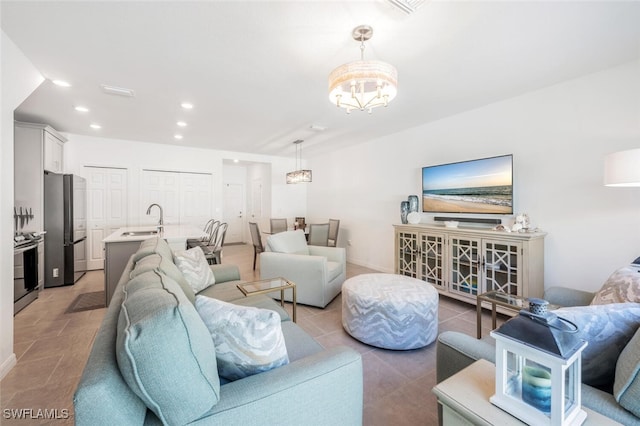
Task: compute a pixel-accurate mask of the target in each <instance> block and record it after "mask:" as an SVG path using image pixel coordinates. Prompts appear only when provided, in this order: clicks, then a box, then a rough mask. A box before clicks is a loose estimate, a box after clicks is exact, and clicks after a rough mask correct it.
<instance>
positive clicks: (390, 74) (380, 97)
mask: <svg viewBox="0 0 640 426" xmlns="http://www.w3.org/2000/svg"><path fill="white" fill-rule="evenodd" d="M351 35H352V37H353V39H354V40H355V41H359V42H360V60H359V61H353V62H349V63H346V64H343V65H340V66H339V67H337V68H336V69H334V70H333V71H331V74H329V101H331V103H333V104H335V105H336V106H337V107H338V108H344V109H345V110H346V111H347V113H350V112H351V111H352V110H354V109H358V110H360V111H365V110H366V111H368V112H369V114H371V111H372V110H373V108H376V107H379V106H385V107H386V106H387V105H388V104H389V102H391V101H392V100H393V98H395V97H396V94H397V92H398V71H397V70H396V68H395V67H394V66H393V65H391V64H388V63H386V62H382V61H365V60H364V49H365V46H364V42H365V41H367V40H369V39H371V37H372V36H373V28H371V27H370V26H368V25H360V26H358V27H356V28H354V29H353V31H352V33H351Z"/></svg>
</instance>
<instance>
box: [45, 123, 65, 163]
mask: <svg viewBox="0 0 640 426" xmlns="http://www.w3.org/2000/svg"><path fill="white" fill-rule="evenodd" d="M43 138H44V170H47V171H49V172H53V173H62V171H63V164H62V157H63V150H64V143H65V142H66V139H64V138H62V136H60V135H59V134H58V133H57V132H55V131H54V130H53V129H51V128H50V127H49V126H47V127H46V128H45V129H44V130H43Z"/></svg>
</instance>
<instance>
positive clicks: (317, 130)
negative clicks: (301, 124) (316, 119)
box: [309, 124, 327, 132]
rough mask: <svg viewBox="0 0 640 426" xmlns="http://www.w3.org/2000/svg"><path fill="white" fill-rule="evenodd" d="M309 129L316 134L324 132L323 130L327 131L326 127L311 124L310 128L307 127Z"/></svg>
mask: <svg viewBox="0 0 640 426" xmlns="http://www.w3.org/2000/svg"><path fill="white" fill-rule="evenodd" d="M309 128H310V129H311V130H313V131H316V132H324V131H325V130H327V127H326V126H321V125H319V124H312V125H311V126H309Z"/></svg>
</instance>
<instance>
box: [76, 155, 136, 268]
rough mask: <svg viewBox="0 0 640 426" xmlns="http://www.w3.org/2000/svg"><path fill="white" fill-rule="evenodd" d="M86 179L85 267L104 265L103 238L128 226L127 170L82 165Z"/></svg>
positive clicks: (100, 266)
mask: <svg viewBox="0 0 640 426" xmlns="http://www.w3.org/2000/svg"><path fill="white" fill-rule="evenodd" d="M84 170H85V176H86V179H87V206H88V208H87V229H88V235H87V244H88V246H89V248H88V252H89V255H88V259H87V269H88V270H92V269H103V268H104V244H103V243H102V240H103V239H104V238H106V237H107V236H108V235H109V234H111V233H113V232H114V231H115V230H116V229H118V228H122V227H124V226H127V222H128V220H127V219H128V218H127V170H126V169H118V168H109V167H85V168H84Z"/></svg>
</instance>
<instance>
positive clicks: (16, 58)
mask: <svg viewBox="0 0 640 426" xmlns="http://www.w3.org/2000/svg"><path fill="white" fill-rule="evenodd" d="M590 4H591V5H592V6H588V5H582V7H585V8H586V9H585V13H584V16H585V17H588V18H589V19H594V21H595V22H599V21H598V20H597V19H595V18H593V13H594V12H593V10H591V9H590V8H591V7H602V8H603V11H604V10H609V9H606V8H607V7H611V8H613V9H615V10H614V12H611V13H610V14H604V15H603V16H604V17H606V18H607V19H605V18H604V17H603V18H602V19H603V21H602V22H600V23H599V24H598V25H596V24H595V23H594V25H595V26H594V27H591V29H590V31H592V32H593V33H594V34H592V37H593V39H597V38H599V37H600V36H602V37H601V38H603V39H606V40H607V41H608V42H609V43H610V44H609V45H606V46H600V45H595V44H594V45H591V44H590V43H589V42H582V43H577V44H576V46H580V50H581V49H584V50H585V51H589V50H590V49H593V50H594V51H596V52H598V54H597V55H595V56H598V55H600V56H601V57H602V59H601V62H597V61H596V63H595V64H594V63H593V62H590V63H589V64H588V66H585V67H584V68H580V67H575V68H573V69H571V70H570V72H569V74H570V75H567V74H563V75H562V78H560V79H558V78H557V76H553V77H549V79H548V80H543V79H542V78H541V82H542V83H538V82H534V83H537V85H536V84H533V83H532V84H531V86H530V87H533V88H531V89H528V90H524V91H523V90H518V89H513V88H512V89H510V90H506V89H505V91H504V92H500V93H498V92H496V93H490V94H488V95H487V94H485V93H483V92H484V90H483V87H478V86H474V87H467V90H468V92H469V93H471V94H478V96H479V97H480V94H482V95H484V96H482V97H481V99H482V103H480V104H477V103H473V102H471V101H470V100H467V101H468V103H466V104H465V103H463V102H461V104H463V105H462V107H461V108H460V107H458V108H457V109H456V108H454V106H455V105H452V104H449V105H448V106H447V107H448V108H450V110H447V109H446V108H444V107H442V106H439V105H438V102H436V101H434V102H433V103H432V102H431V99H432V98H434V97H435V96H434V95H431V96H430V94H429V93H427V94H425V97H424V98H420V99H414V100H412V101H410V102H411V103H412V105H414V108H415V109H418V110H422V109H424V112H423V113H424V115H425V116H429V117H431V118H430V120H429V121H428V122H426V121H425V122H423V123H420V124H416V123H410V124H409V125H406V126H405V125H403V122H402V117H398V116H397V115H393V114H394V111H393V108H394V102H392V103H391V104H390V105H389V107H388V108H386V109H382V108H378V109H376V110H374V111H373V114H372V116H368V115H367V114H366V113H362V116H357V115H356V114H357V113H358V112H357V111H356V112H353V113H351V114H350V115H345V114H344V112H343V111H340V110H337V109H336V108H335V106H333V105H330V104H329V103H328V102H327V100H326V96H325V94H324V93H323V94H322V96H323V97H321V98H320V99H318V100H314V102H316V101H317V102H325V103H326V104H327V110H328V111H329V113H332V114H339V115H340V118H341V120H342V121H343V122H349V121H350V120H351V121H353V122H355V123H357V124H358V125H363V124H362V122H363V121H365V120H369V122H370V121H374V120H375V121H383V120H386V119H388V118H385V114H386V116H387V117H393V118H394V119H395V120H396V121H398V122H400V129H401V130H397V131H394V132H393V133H387V132H381V133H380V135H379V136H374V137H371V138H369V139H368V140H365V141H362V142H361V143H359V144H357V145H352V146H351V145H349V146H345V147H340V144H339V142H340V141H339V139H338V140H337V141H336V142H334V143H335V144H334V145H330V147H331V148H330V149H325V151H324V152H323V151H320V152H314V151H313V150H312V149H311V147H309V148H307V147H306V146H305V151H304V157H305V158H304V160H305V164H306V166H308V167H309V168H310V169H312V170H313V182H312V183H311V184H309V185H304V186H301V185H286V184H285V180H284V175H285V173H286V172H288V171H290V169H291V168H292V165H293V160H292V156H291V151H292V146H291V141H292V140H293V139H292V138H286V141H284V142H283V144H282V148H281V149H282V153H281V154H280V155H265V154H261V153H258V152H235V151H233V150H227V149H224V150H218V149H215V148H214V149H203V148H186V147H184V146H178V145H168V144H162V143H154V141H153V140H145V141H142V142H141V141H140V140H139V139H134V138H133V137H132V138H131V139H128V138H127V137H121V138H103V137H100V136H96V135H95V134H93V135H89V136H88V135H86V134H76V133H68V137H69V142H68V143H67V145H66V146H65V161H66V164H67V167H68V169H67V171H68V172H73V173H79V174H81V171H82V168H83V167H84V166H85V165H87V164H90V165H96V164H101V165H111V166H114V165H123V164H124V165H125V166H126V167H131V168H133V167H138V166H137V165H136V166H134V165H132V164H134V163H133V160H123V158H122V157H123V156H124V155H126V153H128V152H131V151H133V152H136V153H137V154H136V155H138V156H139V155H140V153H143V152H153V156H154V158H153V160H149V161H145V165H147V164H148V166H149V167H156V168H160V169H175V168H180V167H176V159H177V160H178V161H179V162H180V163H181V164H180V166H183V165H188V167H189V168H195V169H207V170H210V171H211V172H212V173H213V174H214V176H218V178H217V180H216V187H217V189H216V191H215V194H214V200H215V201H216V203H217V205H222V203H221V190H220V187H221V185H222V183H223V178H222V174H223V168H224V163H223V159H226V158H234V157H238V158H240V159H241V160H243V161H250V162H262V163H271V165H272V166H271V167H272V169H271V171H272V183H271V195H272V196H271V208H270V211H271V213H272V214H273V215H274V216H277V215H279V214H282V215H283V216H287V217H293V216H294V215H298V214H299V213H300V214H303V215H305V216H306V217H307V218H308V222H313V221H314V220H316V219H317V220H326V218H328V217H340V219H341V221H342V225H341V227H342V235H341V241H340V245H342V246H344V247H347V256H348V261H349V262H351V263H353V264H357V265H361V266H365V267H369V268H372V269H376V270H379V271H385V272H393V269H394V264H393V259H394V256H393V244H394V240H393V227H392V224H394V223H398V222H399V220H400V211H399V204H400V202H401V201H402V200H405V199H406V197H407V195H410V194H418V193H419V191H420V190H421V187H420V170H421V168H422V167H424V166H428V165H435V164H441V163H449V162H456V161H464V160H471V159H476V158H484V157H491V156H496V155H503V154H513V157H514V204H515V212H516V213H520V212H526V213H528V214H529V216H530V218H531V220H532V223H533V224H534V225H536V226H538V227H539V228H540V229H542V230H543V231H545V232H547V236H546V238H545V264H544V276H545V280H544V281H545V287H550V286H553V285H565V286H568V287H572V288H577V289H583V290H588V291H595V290H597V289H598V288H599V287H600V286H601V285H602V283H603V282H604V281H605V280H606V279H607V277H608V276H609V275H610V274H611V273H612V271H614V270H616V269H617V268H619V267H620V266H622V265H626V264H628V263H629V262H630V261H631V260H633V259H635V258H636V257H637V256H638V253H637V244H636V242H637V241H638V239H639V238H640V227H639V226H638V225H637V217H638V216H637V215H638V212H639V211H640V198H639V197H638V196H637V195H638V194H637V190H636V189H633V188H607V187H604V186H603V162H604V157H605V155H606V154H609V153H611V152H616V151H621V150H626V149H632V148H637V147H638V143H639V142H640V78H638V76H639V75H640V59H639V57H638V56H639V55H640V49H639V48H638V40H639V39H638V34H637V32H634V31H633V30H630V29H629V27H628V26H627V25H628V24H627V20H626V19H623V17H625V16H626V18H627V19H629V20H631V21H633V18H637V17H638V13H639V11H638V4H637V3H636V2H629V3H626V4H622V3H615V2H611V3H610V2H602V3H600V2H593V3H590ZM594 5H595V6H594ZM575 7H581V6H580V5H575ZM616 8H619V9H616ZM428 11H429V4H426V5H424V6H423V8H421V9H419V11H418V12H416V13H427V12H428ZM598 12H602V11H598ZM579 15H580V14H579V13H578V16H579ZM3 19H4V17H3ZM585 20H586V18H585ZM635 22H637V20H635ZM360 23H361V22H360V21H359V20H358V22H355V24H360ZM618 24H619V25H618ZM3 28H4V23H3ZM537 28H539V27H537ZM351 29H352V28H351V26H350V27H346V28H342V29H341V31H342V32H343V33H344V37H343V38H344V39H345V41H344V43H345V45H346V47H345V49H346V51H348V52H351V55H352V56H353V55H354V54H357V50H356V49H357V44H354V43H353V40H349V38H350V37H349V31H350V30H351ZM540 31H541V32H543V31H542V30H540ZM636 31H637V30H636ZM514 32H517V29H514ZM567 33H569V34H571V33H572V30H571V29H570V28H569V29H567ZM605 33H607V34H608V35H611V34H614V35H615V37H612V38H611V39H609V38H606V37H604V36H605ZM511 36H512V34H505V35H504V39H505V42H507V41H508V39H509V37H511ZM535 36H536V34H535V32H533V33H532V34H531V37H532V38H535ZM377 37H382V35H381V34H379V33H378V34H376V36H374V38H373V39H372V41H371V45H372V46H375V43H376V41H377V40H376V39H377ZM7 39H8V40H7ZM593 39H590V40H593ZM623 40H626V44H625V43H623ZM256 42H257V41H256ZM397 42H398V45H397V48H398V49H401V48H402V47H403V45H404V44H405V43H406V44H410V43H411V40H398V41H397ZM432 43H434V44H438V40H437V39H436V40H434V41H433V42H432ZM443 44H444V41H443ZM308 48H309V49H313V47H312V46H308ZM551 48H552V46H549V45H541V46H538V49H541V50H544V49H551ZM617 49H620V51H618V50H617ZM577 50H579V49H578V48H577V47H576V55H577ZM607 51H608V52H609V53H611V56H608V55H604V53H603V52H607ZM367 52H368V54H371V55H372V56H375V57H376V59H381V60H386V61H389V62H393V61H392V58H389V57H387V56H383V55H381V54H379V53H378V52H377V51H376V50H373V51H372V52H369V51H367ZM530 53H531V54H532V55H533V53H534V52H533V51H531V52H530ZM570 53H571V52H565V54H566V55H568V56H569V54H570ZM2 55H3V61H2V63H3V75H2V78H3V81H2V93H3V101H4V102H3V110H2V148H3V149H2V178H3V179H2V181H3V185H2V204H3V205H4V206H12V205H13V191H12V189H11V187H12V185H11V184H10V182H13V165H12V164H13V158H12V155H10V153H12V152H13V136H12V129H13V119H14V117H13V110H14V109H15V108H16V107H18V105H20V103H21V102H22V100H24V99H25V98H26V97H27V96H29V95H30V94H31V92H32V91H33V90H35V89H36V87H37V85H38V84H39V81H38V78H39V76H40V74H41V72H40V70H38V69H37V67H35V66H34V64H33V63H35V62H36V61H37V58H33V59H31V58H28V57H27V56H26V55H25V54H24V53H23V52H22V50H21V48H20V46H19V45H16V44H14V43H13V42H12V41H11V39H10V37H8V36H7V34H4V33H3V43H2ZM6 55H10V56H9V58H10V60H11V61H10V62H9V63H7V62H5V57H6ZM421 55H424V56H427V58H426V59H427V62H428V61H429V58H428V56H429V54H428V53H425V52H423V53H421ZM330 59H331V58H329V59H326V58H325V59H324V61H329V60H330ZM459 59H460V58H458V60H459ZM561 59H562V58H561V57H560V56H559V57H556V58H555V60H554V61H551V62H548V63H544V64H542V65H544V66H545V68H546V69H553V68H554V66H555V65H557V64H559V63H560V62H561ZM503 60H504V58H499V57H498V58H496V57H493V58H488V59H487V62H488V63H489V64H491V67H490V69H493V70H494V71H493V72H494V73H495V74H494V77H492V78H488V80H492V79H496V80H500V79H501V78H502V77H503V74H509V73H516V72H519V71H520V68H519V67H516V66H515V65H512V67H511V68H510V67H504V66H503V63H502V61H503ZM31 61H33V63H32V62H31ZM5 65H7V68H5ZM335 65H338V63H336V64H335ZM536 65H540V64H539V63H538V64H536V63H527V64H526V65H523V67H524V66H526V67H534V66H536ZM332 66H334V65H333V63H332V64H331V65H330V66H329V67H328V69H330V68H331V67H332ZM463 70H464V67H461V68H459V69H458V73H457V74H456V77H457V78H459V79H460V84H463V83H464V82H465V81H467V80H469V79H471V76H469V75H466V74H465V73H464V72H462V71H463ZM7 71H8V72H7ZM403 71H405V70H402V69H399V73H400V77H399V78H400V82H399V89H398V90H399V92H398V93H399V94H398V99H396V101H395V102H401V101H402V97H405V96H407V97H408V96H409V92H411V91H412V90H413V88H411V86H409V85H405V84H404V83H403V81H402V73H403ZM487 72H488V71H487ZM545 75H547V74H545ZM438 77H443V76H442V75H440V76H437V75H430V74H427V75H425V76H424V78H425V79H433V78H438ZM554 78H556V80H554ZM324 84H325V80H323V81H321V82H320V85H321V86H323V85H324ZM323 87H324V86H323ZM403 90H405V92H403ZM405 99H406V98H405ZM12 101H13V104H12V103H11V102H12ZM405 102H407V101H405ZM395 125H397V124H395V123H394V126H395ZM364 126H366V124H364ZM59 130H61V131H65V129H59ZM310 142H311V140H310ZM309 145H311V144H309ZM134 158H135V157H134ZM130 161H131V162H130ZM0 214H1V215H2V216H0V217H2V224H1V226H2V228H1V230H2V235H3V236H4V237H5V238H4V239H5V240H6V241H8V240H9V235H10V234H11V235H13V218H12V217H10V216H11V215H10V214H9V209H6V211H4V212H2V213H0ZM505 219H506V221H512V220H513V218H512V217H507V218H505ZM422 220H423V221H424V222H427V223H428V222H431V221H432V220H433V219H432V216H430V215H428V214H423V215H422ZM10 259H11V252H10V250H9V248H8V247H5V248H4V249H2V253H1V256H0V270H1V271H2V282H3V283H5V284H3V285H2V286H0V296H1V297H0V308H1V310H2V330H0V333H1V334H0V349H1V350H0V364H4V363H5V362H6V361H7V360H8V359H9V358H10V357H11V355H12V354H13V343H12V340H13V332H12V330H11V326H10V324H12V323H13V321H12V318H11V312H12V306H11V305H12V297H11V294H10V293H11V286H10V285H9V283H11V282H12V277H11V273H10V271H11V270H12V268H11V260H10Z"/></svg>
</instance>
